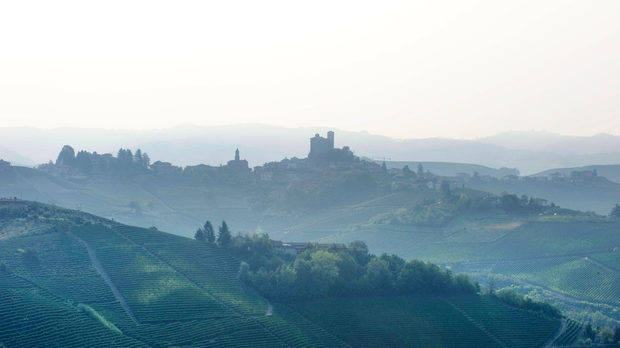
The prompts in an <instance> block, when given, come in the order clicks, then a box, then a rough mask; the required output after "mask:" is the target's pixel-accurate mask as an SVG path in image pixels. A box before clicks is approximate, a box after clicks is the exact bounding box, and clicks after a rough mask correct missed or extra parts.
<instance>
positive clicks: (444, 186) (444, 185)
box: [439, 180, 452, 198]
mask: <svg viewBox="0 0 620 348" xmlns="http://www.w3.org/2000/svg"><path fill="white" fill-rule="evenodd" d="M439 191H440V192H441V195H442V196H443V197H444V198H448V197H450V196H451V195H452V193H451V192H450V183H449V182H447V181H446V180H442V181H441V185H440V186H439Z"/></svg>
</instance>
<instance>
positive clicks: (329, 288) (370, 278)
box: [194, 221, 479, 300]
mask: <svg viewBox="0 0 620 348" xmlns="http://www.w3.org/2000/svg"><path fill="white" fill-rule="evenodd" d="M194 237H195V239H196V240H197V241H200V242H204V243H214V244H215V243H217V245H218V246H219V247H221V248H224V249H226V250H228V251H229V252H230V253H232V254H233V255H235V256H236V257H238V258H239V259H241V260H242V262H241V264H240V268H239V278H240V279H241V280H242V281H244V282H246V283H248V284H249V285H251V286H253V287H254V288H256V289H257V290H258V291H259V292H261V293H262V294H263V295H265V296H266V297H269V298H272V299H277V300H295V299H309V298H320V297H325V296H351V295H352V296H360V295H392V294H416V293H428V294H442V293H443V294H448V293H472V294H473V293H476V292H478V291H479V285H478V284H477V283H475V282H472V281H471V280H470V279H469V278H468V277H467V276H465V275H461V274H459V275H453V274H452V272H451V271H450V270H448V269H445V268H441V267H439V266H437V265H435V264H432V263H427V262H423V261H419V260H411V261H405V260H404V259H402V258H401V257H399V256H396V255H388V254H382V255H380V256H376V255H373V254H370V253H369V252H368V248H367V246H366V244H365V243H364V242H361V241H354V242H351V243H350V244H349V245H347V246H344V245H333V246H331V247H327V248H326V247H325V246H321V247H317V245H313V244H308V245H307V247H306V248H305V250H303V251H302V252H301V253H300V254H298V255H295V256H293V255H292V254H290V253H286V252H283V251H282V250H281V249H277V248H274V246H273V243H272V241H271V239H270V238H269V235H268V234H266V233H259V234H253V235H251V236H250V235H243V236H242V235H237V236H235V237H231V234H230V230H229V228H228V225H226V222H222V225H221V226H220V227H219V233H218V235H217V236H216V235H215V233H214V229H213V226H212V224H211V223H210V222H209V221H207V222H205V224H204V226H202V227H200V228H199V229H198V230H197V231H196V233H195V235H194Z"/></svg>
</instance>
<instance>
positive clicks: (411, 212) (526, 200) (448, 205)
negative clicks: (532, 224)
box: [377, 181, 558, 227]
mask: <svg viewBox="0 0 620 348" xmlns="http://www.w3.org/2000/svg"><path fill="white" fill-rule="evenodd" d="M440 191H441V193H442V198H441V200H424V201H422V202H420V203H418V204H416V205H414V206H413V207H410V208H402V209H399V210H398V211H396V212H394V213H390V214H387V215H384V216H382V217H380V218H378V221H377V222H379V223H387V224H392V225H420V226H432V227H438V226H442V225H444V224H446V223H448V222H450V221H451V220H452V219H454V218H456V217H457V216H459V215H461V214H465V213H478V212H483V211H489V210H492V209H496V210H503V211H504V212H506V213H507V214H537V213H542V212H552V211H557V210H558V207H557V206H556V205H554V204H553V203H551V204H550V205H549V206H543V205H541V204H540V203H539V201H538V200H536V199H535V198H533V197H528V196H525V195H523V196H521V197H519V196H517V195H515V194H508V193H503V194H502V195H501V196H499V197H497V196H493V195H481V196H470V195H468V194H466V193H465V192H462V193H460V194H457V193H458V191H456V192H455V191H453V190H451V189H450V187H449V184H448V183H447V182H445V181H444V182H442V183H441V186H440Z"/></svg>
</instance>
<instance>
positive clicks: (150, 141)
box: [0, 124, 620, 175]
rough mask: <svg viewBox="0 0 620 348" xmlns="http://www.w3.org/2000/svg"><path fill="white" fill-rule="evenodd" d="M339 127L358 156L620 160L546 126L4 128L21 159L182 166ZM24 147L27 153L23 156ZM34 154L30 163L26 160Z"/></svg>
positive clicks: (531, 167)
mask: <svg viewBox="0 0 620 348" xmlns="http://www.w3.org/2000/svg"><path fill="white" fill-rule="evenodd" d="M328 130H334V131H335V133H336V136H335V143H336V146H337V147H341V146H349V147H350V148H351V150H353V151H354V152H355V153H356V155H358V156H365V157H369V158H375V159H377V158H384V157H385V158H388V159H390V160H392V161H411V162H417V161H424V162H455V163H470V164H477V165H483V166H487V167H491V168H501V167H506V168H517V169H519V171H520V172H521V174H524V175H529V174H533V173H538V172H541V171H544V170H548V169H550V168H564V167H579V166H587V165H595V164H597V165H598V164H600V165H609V164H618V163H620V137H619V136H614V135H605V134H601V135H595V136H591V137H570V136H561V135H556V134H551V133H541V132H534V133H530V132H511V133H502V134H498V135H496V136H492V137H486V138H480V139H475V140H460V139H445V138H426V139H393V138H389V137H386V136H382V135H375V134H370V133H368V132H364V131H362V132H351V131H343V130H338V129H329V128H325V127H304V128H285V127H277V126H268V125H261V124H243V125H229V126H217V127H199V126H192V125H183V126H178V127H173V128H170V129H155V130H111V129H78V128H56V129H37V128H0V139H1V140H0V148H4V149H3V151H0V154H2V155H3V156H6V157H7V158H6V159H7V160H9V161H14V162H17V163H19V164H26V165H35V164H39V163H44V162H47V161H49V160H54V159H55V158H56V155H57V154H58V151H59V150H60V149H61V148H62V146H63V145H65V144H71V145H72V146H74V147H75V148H80V149H85V150H88V151H98V152H100V153H101V152H110V153H116V151H118V149H119V148H120V147H123V148H132V149H137V148H142V150H144V151H147V152H148V153H149V154H150V155H151V156H152V157H153V158H157V159H160V160H163V161H168V162H171V163H175V164H180V165H196V164H201V163H204V164H211V165H219V164H221V163H226V162H227V161H228V160H230V159H231V158H232V156H233V154H234V151H235V149H236V148H239V150H240V152H241V157H242V158H245V159H247V160H248V162H249V163H250V166H257V165H262V164H264V163H266V162H271V161H279V160H281V159H282V158H292V157H299V158H303V157H305V156H307V154H308V152H309V139H310V137H312V136H313V135H314V134H315V133H320V134H321V135H323V136H324V135H325V133H326V132H327V131H328ZM17 154H20V156H18V155H17ZM24 160H27V161H28V163H24Z"/></svg>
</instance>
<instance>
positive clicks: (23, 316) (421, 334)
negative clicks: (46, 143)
mask: <svg viewBox="0 0 620 348" xmlns="http://www.w3.org/2000/svg"><path fill="white" fill-rule="evenodd" d="M17 226H22V227H23V228H22V229H21V230H19V231H18V230H16V228H17ZM0 263H1V269H0V278H1V279H0V298H1V299H2V301H0V313H2V315H1V316H0V343H2V344H3V345H4V346H6V347H14V346H29V347H34V346H41V345H45V346H63V347H70V346H106V347H107V346H152V347H164V346H188V347H189V346H234V347H239V346H247V347H274V346H289V347H298V346H328V347H334V346H351V345H352V346H386V345H393V344H398V345H404V346H418V345H419V344H422V345H425V346H442V347H445V346H472V347H473V346H481V345H484V346H494V345H497V346H509V347H512V346H514V347H519V346H524V344H526V343H527V345H528V346H538V345H543V344H544V343H545V342H547V341H548V340H549V339H551V338H552V337H553V336H554V334H556V332H557V331H558V329H559V327H560V324H559V321H558V320H557V319H553V318H545V317H540V316H537V315H533V314H530V313H529V312H527V311H525V310H522V309H517V308H513V307H509V306H507V305H505V304H500V303H499V302H498V301H497V300H496V299H494V298H491V297H485V296H478V295H470V296H466V297H463V296H461V297H459V296H456V297H450V296H446V297H436V296H423V297H420V296H394V297H389V296H384V297H381V296H371V297H354V298H347V297H344V298H325V299H321V300H312V301H310V302H308V301H297V302H288V303H269V302H268V300H266V299H265V298H263V297H262V296H260V295H259V294H258V293H257V292H255V291H254V290H253V289H251V288H249V287H248V286H246V285H244V284H243V283H241V282H240V281H239V280H238V279H237V271H238V269H239V262H238V261H237V260H236V259H235V258H233V257H232V256H230V255H229V254H228V252H227V251H226V250H224V249H221V248H218V247H215V246H210V245H205V244H203V243H198V242H196V241H194V240H190V239H187V238H183V237H179V236H174V235H171V234H166V233H163V232H159V231H155V230H150V229H142V228H136V227H129V226H126V225H121V224H118V223H115V222H113V221H110V220H105V219H101V218H98V217H95V216H92V215H89V214H85V213H81V212H77V211H68V210H64V209H60V208H56V207H53V206H48V205H42V204H39V203H31V202H24V201H0ZM489 316H492V317H493V318H505V319H502V320H505V321H503V322H502V323H503V324H502V325H498V324H497V323H499V322H500V321H499V320H500V319H497V320H495V319H491V317H489ZM354 318H356V319H355V321H353V319H354ZM352 323H357V324H355V325H352ZM526 325H527V326H529V327H536V328H537V330H535V331H531V330H525V329H524V327H525V326H526ZM361 333H363V335H361ZM43 342H45V343H43ZM524 342H525V343H524Z"/></svg>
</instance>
